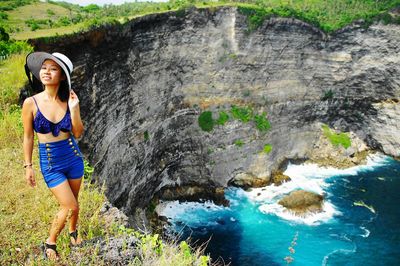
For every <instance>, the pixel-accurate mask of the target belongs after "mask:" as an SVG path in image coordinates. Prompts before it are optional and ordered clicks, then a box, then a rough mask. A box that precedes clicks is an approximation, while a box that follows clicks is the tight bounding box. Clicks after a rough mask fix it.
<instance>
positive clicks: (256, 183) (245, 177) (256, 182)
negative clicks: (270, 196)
mask: <svg viewBox="0 0 400 266" xmlns="http://www.w3.org/2000/svg"><path fill="white" fill-rule="evenodd" d="M268 182H269V178H261V177H257V176H255V175H253V174H251V173H240V174H237V175H236V176H235V177H234V178H233V179H232V180H231V181H230V182H229V185H231V186H235V187H241V188H243V189H249V188H252V187H264V186H266V185H267V184H268Z"/></svg>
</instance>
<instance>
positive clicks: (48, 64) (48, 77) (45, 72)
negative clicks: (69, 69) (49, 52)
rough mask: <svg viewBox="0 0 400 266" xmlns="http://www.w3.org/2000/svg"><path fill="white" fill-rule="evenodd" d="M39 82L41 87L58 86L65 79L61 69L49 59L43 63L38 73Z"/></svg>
mask: <svg viewBox="0 0 400 266" xmlns="http://www.w3.org/2000/svg"><path fill="white" fill-rule="evenodd" d="M39 76H40V81H41V82H42V83H43V85H45V86H46V85H50V86H51V85H53V86H54V85H59V84H60V82H61V81H62V80H64V79H65V76H64V75H63V72H62V69H61V67H60V66H59V65H58V64H57V63H56V62H54V61H53V60H51V59H47V60H45V61H44V62H43V64H42V68H41V69H40V71H39Z"/></svg>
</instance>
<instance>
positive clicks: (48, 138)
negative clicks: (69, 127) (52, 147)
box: [37, 131, 71, 143]
mask: <svg viewBox="0 0 400 266" xmlns="http://www.w3.org/2000/svg"><path fill="white" fill-rule="evenodd" d="M70 136H71V134H70V133H69V132H62V131H60V134H59V135H58V136H57V137H54V136H53V134H52V133H51V132H50V133H47V134H41V133H37V137H38V140H39V143H48V142H56V141H60V140H65V139H68V138H69V137H70Z"/></svg>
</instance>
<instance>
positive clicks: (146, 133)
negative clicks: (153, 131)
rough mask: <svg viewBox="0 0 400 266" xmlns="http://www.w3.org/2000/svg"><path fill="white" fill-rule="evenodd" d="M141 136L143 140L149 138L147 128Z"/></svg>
mask: <svg viewBox="0 0 400 266" xmlns="http://www.w3.org/2000/svg"><path fill="white" fill-rule="evenodd" d="M143 137H144V140H145V141H148V140H149V139H150V136H149V132H148V131H147V130H146V131H145V132H144V133H143Z"/></svg>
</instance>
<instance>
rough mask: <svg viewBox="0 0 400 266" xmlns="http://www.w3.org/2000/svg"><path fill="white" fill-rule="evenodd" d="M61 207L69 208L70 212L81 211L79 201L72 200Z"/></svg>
mask: <svg viewBox="0 0 400 266" xmlns="http://www.w3.org/2000/svg"><path fill="white" fill-rule="evenodd" d="M61 208H62V209H64V210H67V211H68V212H72V213H77V212H79V205H78V202H71V203H69V204H64V205H61Z"/></svg>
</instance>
